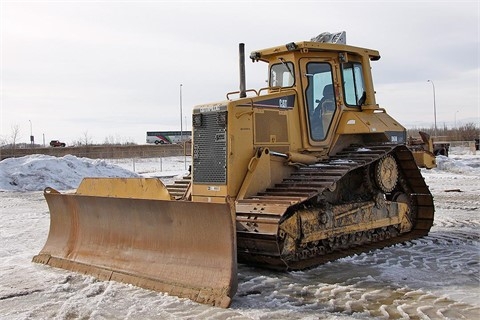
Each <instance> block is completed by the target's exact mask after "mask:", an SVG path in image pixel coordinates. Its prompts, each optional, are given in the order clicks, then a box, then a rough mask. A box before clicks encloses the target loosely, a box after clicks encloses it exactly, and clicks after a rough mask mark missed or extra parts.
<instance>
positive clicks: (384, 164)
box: [375, 154, 398, 192]
mask: <svg viewBox="0 0 480 320" xmlns="http://www.w3.org/2000/svg"><path fill="white" fill-rule="evenodd" d="M397 181H398V165H397V161H396V160H395V158H394V157H392V156H391V155H390V154H387V155H386V156H384V157H382V158H381V159H380V160H379V161H378V162H377V163H376V165H375V184H376V185H377V187H378V188H380V190H382V191H383V192H392V191H393V189H395V186H396V185H397Z"/></svg>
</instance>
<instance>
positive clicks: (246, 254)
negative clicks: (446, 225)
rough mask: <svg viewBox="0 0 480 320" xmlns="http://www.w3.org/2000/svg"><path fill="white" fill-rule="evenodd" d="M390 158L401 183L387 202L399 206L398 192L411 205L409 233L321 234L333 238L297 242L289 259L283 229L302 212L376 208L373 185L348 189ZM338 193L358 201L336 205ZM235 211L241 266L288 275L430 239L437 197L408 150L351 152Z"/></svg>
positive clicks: (387, 229)
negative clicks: (365, 205) (364, 205)
mask: <svg viewBox="0 0 480 320" xmlns="http://www.w3.org/2000/svg"><path fill="white" fill-rule="evenodd" d="M386 155H392V156H393V157H394V159H395V160H396V163H397V165H398V173H399V177H398V182H397V185H396V187H395V190H394V191H392V192H391V193H385V192H383V195H382V197H384V198H385V199H386V200H387V201H389V202H395V201H396V200H395V197H394V193H395V192H401V193H402V194H403V195H404V196H403V198H402V200H401V202H404V203H408V205H409V208H410V212H411V218H412V219H411V220H412V222H413V227H412V229H411V230H410V231H408V232H405V233H399V232H398V230H397V229H396V227H397V226H396V225H395V224H392V225H391V226H388V227H382V228H372V229H366V230H362V231H357V232H353V233H352V232H350V233H345V234H339V232H338V230H337V231H336V230H333V229H325V230H316V231H319V232H323V231H324V232H325V233H326V234H330V235H332V234H333V236H326V237H325V239H324V240H322V241H320V244H319V241H317V242H315V243H312V244H310V243H308V244H307V245H305V243H303V244H302V240H303V239H301V238H300V239H296V245H297V248H296V252H297V254H296V256H295V257H293V258H292V257H288V256H286V255H285V254H284V252H283V250H284V249H283V247H284V245H285V244H284V238H285V235H284V231H283V230H282V228H281V225H282V223H283V222H284V221H285V220H286V219H288V218H289V217H291V216H292V215H293V214H295V213H296V212H299V210H305V208H309V210H311V209H312V208H313V209H315V210H320V212H321V210H324V209H322V208H325V207H326V206H331V205H333V206H335V205H337V206H338V205H345V206H348V205H350V206H355V205H356V203H357V202H359V201H360V200H359V199H365V201H366V202H365V203H368V201H370V202H371V203H374V202H375V200H374V197H373V196H372V194H373V193H372V189H373V188H372V187H371V183H370V182H369V181H367V182H366V183H365V182H363V183H362V184H358V185H356V186H352V187H349V184H351V182H350V180H352V181H353V180H355V178H358V177H359V176H360V173H361V172H368V170H369V168H371V167H372V166H373V165H375V163H376V162H377V161H378V160H380V159H381V158H382V157H385V156H386ZM350 189H354V190H350ZM335 190H337V191H336V192H337V193H339V194H343V195H344V198H345V197H346V196H349V193H352V194H356V195H355V197H354V196H352V199H351V200H349V201H347V202H345V199H343V200H341V201H340V200H335V198H332V196H331V195H332V193H333V192H334V191H335ZM375 192H378V190H376V191H375ZM372 205H373V204H372ZM236 211H237V254H238V259H239V262H243V263H248V264H251V265H256V266H261V267H267V268H273V269H283V270H285V269H287V270H288V269H291V270H299V269H305V268H309V267H313V266H316V265H319V264H322V263H325V262H328V261H331V260H335V259H338V258H341V257H345V256H349V255H352V254H356V253H360V252H365V251H371V250H374V249H378V248H382V247H385V246H390V245H393V244H396V243H400V242H404V241H408V240H412V239H416V238H419V237H422V236H425V235H427V234H428V232H429V230H430V227H431V226H432V224H433V216H434V206H433V197H432V195H431V193H430V191H429V189H428V186H427V185H426V184H425V181H424V179H423V177H422V176H421V174H420V171H419V169H418V167H417V165H416V163H415V161H414V158H413V155H412V153H411V152H410V151H409V150H408V149H407V148H406V147H405V146H393V145H375V146H363V147H359V146H352V147H349V148H347V149H344V150H343V151H342V152H340V153H338V154H337V155H336V156H334V157H332V158H330V159H329V160H328V161H325V162H321V163H317V164H315V165H310V166H306V167H300V168H298V170H296V171H295V172H293V173H292V174H291V175H290V176H289V177H288V178H286V179H284V181H282V183H279V184H277V185H275V186H274V187H272V188H269V189H267V190H265V191H264V192H260V193H258V194H257V195H255V196H252V197H250V198H246V199H241V200H238V201H237V204H236ZM299 223H301V222H299ZM335 231H336V232H335ZM354 239H355V241H353V240H354ZM315 246H316V247H315Z"/></svg>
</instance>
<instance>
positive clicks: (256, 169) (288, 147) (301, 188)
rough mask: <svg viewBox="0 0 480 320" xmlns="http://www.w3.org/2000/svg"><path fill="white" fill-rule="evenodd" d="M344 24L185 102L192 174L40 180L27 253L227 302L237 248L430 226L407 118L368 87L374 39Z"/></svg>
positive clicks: (397, 238) (326, 255)
mask: <svg viewBox="0 0 480 320" xmlns="http://www.w3.org/2000/svg"><path fill="white" fill-rule="evenodd" d="M345 37H346V36H345V33H344V32H339V33H333V34H331V33H322V34H320V35H319V36H317V37H315V38H314V39H311V40H310V41H301V42H291V43H287V44H285V45H280V46H277V47H273V48H268V49H263V50H258V51H254V52H252V53H251V54H250V58H251V59H252V61H253V62H259V61H261V62H266V63H268V72H269V77H268V86H267V87H265V88H261V89H259V90H253V89H249V90H247V89H246V85H245V83H246V81H245V54H244V45H243V44H240V46H239V56H240V59H239V60H240V89H239V90H238V91H235V92H230V93H227V94H226V98H225V100H223V101H219V102H216V103H209V104H203V105H198V106H196V107H194V109H193V113H192V139H193V143H192V165H191V174H190V175H189V176H187V177H184V178H183V179H179V180H178V181H176V182H175V183H173V184H172V185H167V186H164V185H163V184H162V183H161V182H160V181H159V180H158V179H142V178H132V179H124V178H85V179H84V180H83V181H82V183H81V184H80V186H79V187H78V189H77V190H76V192H75V193H64V194H62V193H59V192H57V191H56V190H54V189H52V188H47V189H45V192H44V193H45V197H46V200H47V203H48V206H49V210H50V216H51V223H50V231H49V235H48V239H47V241H46V244H45V246H44V248H43V249H42V250H41V252H40V253H39V254H38V255H36V256H35V257H34V258H33V261H35V262H38V263H44V264H48V265H50V266H54V267H59V268H64V269H68V270H73V271H76V272H81V273H85V274H89V275H93V276H95V277H97V278H99V279H103V280H114V281H120V282H125V283H130V284H134V285H137V286H139V287H143V288H147V289H152V290H156V291H161V292H167V293H169V294H171V295H175V296H179V297H186V298H189V299H191V300H194V301H197V302H200V303H205V304H210V305H215V306H220V307H228V306H229V305H230V303H231V299H232V298H233V297H234V295H235V292H236V288H237V261H238V263H245V264H249V265H252V266H257V267H262V268H270V269H275V270H302V269H306V268H311V267H314V266H317V265H319V264H322V263H324V262H327V261H331V260H334V259H337V258H340V257H344V256H347V255H351V254H355V253H359V252H365V251H370V250H373V249H377V248H382V247H385V246H389V245H392V244H396V243H400V242H404V241H408V240H411V239H415V238H418V237H422V236H425V235H427V234H428V232H429V230H430V227H431V226H432V224H433V216H434V205H433V197H432V195H431V193H430V191H429V189H428V186H427V185H426V184H425V181H424V179H423V177H422V175H421V172H420V170H419V169H418V167H417V165H416V163H415V159H414V156H413V155H412V152H411V150H410V149H409V148H408V147H407V145H406V140H407V139H406V130H405V128H404V127H403V126H402V125H401V124H399V123H398V122H397V121H396V120H394V119H393V118H392V117H390V116H389V115H388V114H387V112H386V110H385V109H383V108H380V107H379V105H378V104H377V103H376V101H375V91H374V86H373V81H372V76H371V67H370V62H371V61H376V60H378V59H380V55H379V53H378V51H375V50H371V49H365V48H360V47H355V46H350V45H347V44H346V41H345Z"/></svg>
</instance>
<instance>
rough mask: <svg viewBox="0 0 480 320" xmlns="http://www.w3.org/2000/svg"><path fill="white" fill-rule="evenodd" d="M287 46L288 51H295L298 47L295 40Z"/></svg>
mask: <svg viewBox="0 0 480 320" xmlns="http://www.w3.org/2000/svg"><path fill="white" fill-rule="evenodd" d="M285 46H286V47H287V50H288V51H293V50H296V49H297V48H298V46H297V45H296V44H295V42H290V43H287V44H286V45H285Z"/></svg>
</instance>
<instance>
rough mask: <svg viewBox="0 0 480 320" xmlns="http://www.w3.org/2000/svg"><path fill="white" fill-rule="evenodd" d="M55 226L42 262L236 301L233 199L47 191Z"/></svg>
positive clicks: (220, 302)
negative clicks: (203, 200) (202, 200)
mask: <svg viewBox="0 0 480 320" xmlns="http://www.w3.org/2000/svg"><path fill="white" fill-rule="evenodd" d="M45 198H46V199H47V203H48V206H49V209H50V218H51V221H50V231H49V235H48V239H47V242H46V244H45V246H44V248H43V249H42V250H41V252H40V253H39V254H38V255H36V256H35V257H34V258H33V261H34V262H38V263H44V264H48V265H50V266H53V267H58V268H63V269H67V270H72V271H75V272H80V273H84V274H89V275H93V276H95V277H97V278H99V279H101V280H114V281H119V282H124V283H130V284H133V285H136V286H139V287H142V288H146V289H151V290H155V291H160V292H166V293H168V294H171V295H174V296H178V297H184V298H188V299H191V300H193V301H196V302H200V303H205V304H210V305H214V306H220V307H224V308H226V307H228V306H229V305H230V301H231V298H232V297H233V296H234V294H235V292H236V289H237V259H236V256H237V255H236V239H235V229H234V224H233V220H232V219H233V218H232V207H231V206H230V205H229V204H228V203H223V204H218V203H198V202H187V201H171V200H158V199H132V198H130V199H128V198H121V197H105V196H103V197H100V196H92V195H80V194H60V193H58V192H56V191H55V190H53V189H49V190H48V191H46V192H45Z"/></svg>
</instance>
